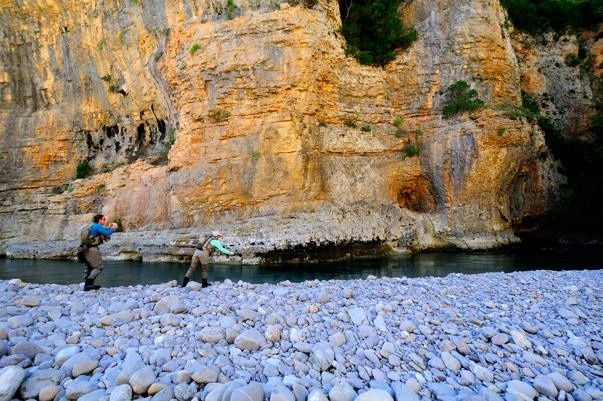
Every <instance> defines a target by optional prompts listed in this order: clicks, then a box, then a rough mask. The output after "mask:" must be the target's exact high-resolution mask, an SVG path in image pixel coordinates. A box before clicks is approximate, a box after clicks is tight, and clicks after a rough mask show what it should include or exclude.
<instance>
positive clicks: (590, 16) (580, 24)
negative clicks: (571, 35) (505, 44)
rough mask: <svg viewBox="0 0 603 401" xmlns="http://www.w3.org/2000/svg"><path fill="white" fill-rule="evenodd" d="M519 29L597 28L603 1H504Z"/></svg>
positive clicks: (559, 29) (602, 11)
mask: <svg viewBox="0 0 603 401" xmlns="http://www.w3.org/2000/svg"><path fill="white" fill-rule="evenodd" d="M501 4H502V5H503V7H505V8H506V9H507V12H508V13H509V18H510V19H511V21H512V22H513V25H515V27H517V28H518V29H520V30H522V31H525V32H527V33H530V34H538V33H544V32H549V31H555V32H562V31H563V30H565V29H567V28H572V29H579V28H590V27H594V26H596V25H597V24H599V23H600V22H603V0H501Z"/></svg>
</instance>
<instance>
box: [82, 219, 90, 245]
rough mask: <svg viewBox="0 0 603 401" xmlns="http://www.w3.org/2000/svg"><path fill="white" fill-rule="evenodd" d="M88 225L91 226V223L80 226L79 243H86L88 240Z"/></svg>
mask: <svg viewBox="0 0 603 401" xmlns="http://www.w3.org/2000/svg"><path fill="white" fill-rule="evenodd" d="M90 227H92V223H87V224H84V225H83V226H81V227H80V244H87V243H88V242H89V235H90Z"/></svg>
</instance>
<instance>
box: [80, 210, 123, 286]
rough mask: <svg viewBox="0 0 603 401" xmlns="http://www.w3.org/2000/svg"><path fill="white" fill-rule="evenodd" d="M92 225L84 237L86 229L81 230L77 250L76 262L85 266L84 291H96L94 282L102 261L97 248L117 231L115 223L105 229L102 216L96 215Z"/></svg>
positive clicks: (101, 266) (101, 268) (105, 219)
mask: <svg viewBox="0 0 603 401" xmlns="http://www.w3.org/2000/svg"><path fill="white" fill-rule="evenodd" d="M92 220H93V223H92V224H90V225H89V228H88V229H87V235H86V227H83V228H82V231H83V234H80V235H81V244H80V247H79V249H78V254H77V256H78V260H79V261H80V262H82V263H84V264H85V265H86V271H85V274H84V291H90V290H98V289H99V288H100V285H95V284H94V280H96V278H97V277H98V275H99V274H100V273H101V272H102V271H103V259H102V257H101V253H100V250H99V249H98V246H99V245H100V244H102V243H103V242H105V241H109V239H111V234H113V233H114V232H115V230H116V229H117V224H116V223H111V224H109V227H106V226H105V224H107V218H106V217H105V216H104V215H102V214H97V215H95V216H94V218H93V219H92Z"/></svg>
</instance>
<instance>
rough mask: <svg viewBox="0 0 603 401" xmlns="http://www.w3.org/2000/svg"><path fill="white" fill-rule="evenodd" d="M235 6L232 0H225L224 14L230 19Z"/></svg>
mask: <svg viewBox="0 0 603 401" xmlns="http://www.w3.org/2000/svg"><path fill="white" fill-rule="evenodd" d="M236 8H237V6H236V5H235V3H234V0H226V15H227V16H228V19H232V17H233V16H234V10H235V9H236Z"/></svg>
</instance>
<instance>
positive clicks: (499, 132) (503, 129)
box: [496, 127, 507, 136]
mask: <svg viewBox="0 0 603 401" xmlns="http://www.w3.org/2000/svg"><path fill="white" fill-rule="evenodd" d="M505 132H507V129H506V128H505V127H498V129H497V130H496V133H497V134H498V136H501V135H504V133H505Z"/></svg>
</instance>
